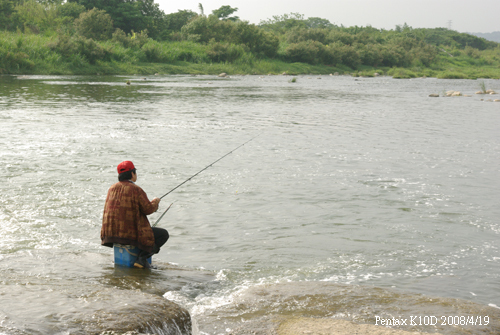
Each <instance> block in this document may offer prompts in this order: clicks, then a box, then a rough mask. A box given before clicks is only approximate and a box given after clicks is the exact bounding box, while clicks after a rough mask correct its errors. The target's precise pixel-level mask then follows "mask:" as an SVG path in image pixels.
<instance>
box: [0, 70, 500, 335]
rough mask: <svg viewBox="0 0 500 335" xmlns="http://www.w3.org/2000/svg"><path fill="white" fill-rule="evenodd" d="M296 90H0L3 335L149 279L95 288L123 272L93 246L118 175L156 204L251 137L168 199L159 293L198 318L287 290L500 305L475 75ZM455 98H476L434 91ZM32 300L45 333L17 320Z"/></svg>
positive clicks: (249, 80) (493, 148)
mask: <svg viewBox="0 0 500 335" xmlns="http://www.w3.org/2000/svg"><path fill="white" fill-rule="evenodd" d="M127 80H131V82H132V84H131V85H130V86H127V85H125V82H126V81H127ZM289 80H290V77H286V76H265V77H259V76H237V77H231V78H217V77H212V76H151V77H147V78H144V77H139V76H137V77H122V76H93V77H83V76H24V77H14V76H0V110H1V111H2V113H0V125H1V128H2V131H1V132H0V164H1V166H3V167H4V172H3V175H4V178H3V183H2V184H1V185H0V192H1V197H0V221H1V228H0V234H1V239H0V269H1V273H2V275H1V281H0V295H1V296H2V302H3V304H2V305H3V306H2V307H1V308H0V312H1V313H0V332H6V333H8V334H10V333H15V332H27V333H30V332H37V331H38V332H40V333H43V332H44V330H46V329H47V328H44V327H49V326H50V325H51V322H52V321H50V319H51V317H52V318H54V319H55V320H58V324H60V322H59V321H60V320H64V318H65V317H67V316H68V315H69V314H70V313H75V312H74V311H71V312H70V311H66V310H65V309H64V308H61V309H60V310H59V309H58V312H57V313H58V314H57V315H58V317H57V318H55V317H53V316H50V315H47V313H45V312H43V313H42V311H44V310H45V309H46V305H53V306H54V308H55V309H57V307H56V306H58V305H61V306H63V305H64V299H65V297H64V294H49V295H45V294H44V292H47V291H50V292H51V290H52V291H57V288H58V287H59V286H60V283H61V281H60V280H59V279H61V278H62V279H63V280H64V285H67V287H66V288H65V289H66V290H67V291H68V292H71V291H73V290H77V291H78V290H83V291H84V290H89V289H90V290H100V289H104V290H105V289H107V288H108V287H110V286H117V287H122V288H123V289H135V288H138V287H144V286H145V287H148V282H149V280H151V281H153V282H154V278H150V279H144V280H140V281H139V284H137V286H134V284H133V281H131V282H130V281H127V282H124V283H118V284H117V283H116V282H114V281H111V280H109V281H108V280H102V277H103V276H104V277H106V278H115V277H114V274H113V268H112V251H111V249H108V248H104V247H101V246H100V240H99V233H100V220H101V215H102V209H103V205H104V200H105V196H106V192H107V189H108V188H109V186H110V185H111V184H113V183H114V182H115V181H116V165H117V164H118V163H119V162H121V161H123V160H132V161H133V162H134V163H135V165H136V167H137V169H138V177H139V179H138V184H139V185H140V186H141V187H142V188H143V189H144V190H145V191H146V192H147V193H148V195H149V196H150V197H151V198H152V197H155V196H156V197H159V196H161V195H163V194H165V193H166V192H167V191H169V190H170V189H172V188H173V187H175V186H176V185H178V184H179V183H181V182H182V181H184V180H185V179H187V178H188V177H190V176H191V175H193V174H194V173H196V172H198V171H199V170H200V169H202V168H204V167H205V166H207V165H208V164H210V163H212V162H213V161H215V160H216V159H218V158H219V157H221V156H223V155H225V154H226V153H228V152H229V151H231V150H232V149H234V148H236V147H237V146H238V145H240V144H242V143H244V142H245V141H247V140H249V139H250V138H252V137H254V136H256V135H259V136H258V137H257V138H255V139H254V140H252V141H250V142H249V143H247V144H246V145H245V146H243V147H241V148H239V149H238V150H236V151H235V152H234V153H232V154H230V155H229V156H227V157H226V158H224V159H223V160H221V161H220V162H218V163H216V164H215V165H214V166H213V167H210V168H209V169H207V170H206V171H204V172H202V174H200V175H199V176H197V177H196V178H194V179H193V180H191V181H190V182H188V183H186V184H185V185H183V186H182V187H181V188H179V189H178V190H176V191H175V192H173V193H172V194H170V195H168V196H167V197H166V198H164V200H163V202H162V204H161V208H163V209H166V208H167V207H168V205H169V204H170V203H172V202H174V204H173V206H172V208H171V209H170V211H169V212H168V214H167V215H166V217H165V218H164V219H163V220H162V221H161V223H160V226H162V227H164V228H166V229H168V231H169V232H170V235H171V238H170V240H169V241H168V243H167V245H166V246H165V247H164V248H163V250H162V251H161V253H160V254H159V255H157V256H155V259H156V260H157V261H158V262H160V263H161V262H163V263H167V262H168V263H170V264H173V265H174V266H175V271H181V274H177V273H176V274H175V275H172V276H171V277H169V284H168V285H165V287H164V289H165V292H154V293H155V294H163V293H166V294H165V296H166V297H167V298H169V299H172V300H174V301H177V302H179V303H180V304H181V305H183V306H185V307H186V308H188V310H189V311H190V312H191V314H192V316H193V317H194V319H195V320H196V319H200V320H202V319H204V318H203V316H204V315H208V314H211V313H213V312H214V311H217V310H218V309H220V308H222V306H226V305H227V304H229V303H230V302H231V301H232V299H233V297H234V295H235V294H238V293H240V292H242V291H244V290H247V289H249V288H252V287H255V286H256V285H260V284H263V283H276V282H290V281H291V282H300V281H312V282H319V281H325V282H332V283H339V284H361V285H367V286H375V287H381V288H394V289H398V290H401V291H403V292H407V293H417V294H424V295H430V296H438V297H449V298H459V299H464V300H467V301H470V302H476V303H479V304H482V305H491V306H493V307H495V306H500V267H499V266H498V264H499V262H500V252H499V246H498V238H499V235H500V222H499V218H500V206H499V199H500V178H499V177H500V173H499V170H500V135H498V129H499V125H500V104H499V103H494V102H487V101H481V99H484V100H487V99H493V98H495V97H489V96H482V95H475V94H474V92H475V91H478V90H479V83H480V81H479V80H478V81H474V80H437V79H429V78H428V79H415V80H394V79H391V78H385V77H382V78H358V79H355V78H351V77H335V76H299V77H298V79H297V82H296V83H291V82H289ZM484 82H485V83H486V86H487V87H488V88H491V89H494V90H497V91H500V82H499V81H498V80H484ZM451 89H453V90H459V91H462V92H463V93H468V94H471V95H472V96H471V97H456V98H429V97H428V95H429V94H430V93H441V92H443V91H446V90H451ZM497 97H498V96H497ZM158 216H159V213H156V214H154V215H152V216H151V221H154V220H155V219H156V218H157V217H158ZM108 261H109V264H108V263H107V262H108ZM60 264H62V265H63V266H59V265H60ZM165 271H167V270H165ZM206 273H211V274H212V276H213V277H214V278H208V276H205V274H206ZM167 276H168V275H167ZM81 281H84V282H85V283H86V284H88V285H90V288H89V287H87V286H84V287H83V288H81V287H80V285H81ZM155 287H157V286H155ZM146 290H147V289H146ZM11 292H17V293H16V294H18V296H19V297H22V300H20V299H19V298H16V295H14V294H11ZM82 294H84V293H82ZM35 298H36V299H39V300H40V302H39V303H32V304H28V305H29V306H30V310H29V311H27V312H26V311H25V313H29V314H33V315H40V317H39V318H38V319H36V320H35V321H36V322H34V323H35V324H37V325H38V326H33V325H30V324H26V322H25V321H23V320H25V319H23V318H21V317H16V315H17V314H16V312H15V311H22V310H23V309H24V308H25V306H26V301H34V300H36V299H35ZM4 299H5V300H4ZM4 301H7V303H5V302H4ZM20 301H22V302H23V303H22V304H20ZM18 304H20V305H19V306H18ZM65 313H67V314H65ZM49 314H50V313H49ZM210 322H212V321H210ZM30 327H34V328H33V329H32V328H30ZM37 327H39V328H37ZM203 327H204V325H203V322H201V321H200V323H199V324H198V328H199V329H198V330H197V331H199V332H201V333H204V332H206V333H209V332H212V331H213V330H212V328H210V329H211V330H208V328H207V330H204V329H203ZM63 330H64V327H62V328H61V329H60V331H63Z"/></svg>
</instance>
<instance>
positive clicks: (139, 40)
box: [112, 28, 149, 49]
mask: <svg viewBox="0 0 500 335" xmlns="http://www.w3.org/2000/svg"><path fill="white" fill-rule="evenodd" d="M112 40H113V41H114V42H118V43H120V44H121V45H122V46H124V47H125V48H135V49H137V48H142V47H143V46H144V44H146V43H147V42H148V40H149V38H148V32H147V31H145V30H143V31H141V32H140V33H136V32H134V31H132V32H131V33H130V34H125V32H124V31H123V30H121V29H119V28H117V29H116V30H115V32H114V33H113V36H112Z"/></svg>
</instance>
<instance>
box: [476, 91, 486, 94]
mask: <svg viewBox="0 0 500 335" xmlns="http://www.w3.org/2000/svg"><path fill="white" fill-rule="evenodd" d="M476 94H484V92H483V91H477V92H476Z"/></svg>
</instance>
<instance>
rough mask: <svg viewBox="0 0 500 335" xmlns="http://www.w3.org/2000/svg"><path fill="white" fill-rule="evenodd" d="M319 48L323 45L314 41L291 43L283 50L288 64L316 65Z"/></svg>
mask: <svg viewBox="0 0 500 335" xmlns="http://www.w3.org/2000/svg"><path fill="white" fill-rule="evenodd" d="M321 48H324V45H323V44H321V43H320V42H316V41H304V42H299V43H292V44H290V45H289V46H288V47H287V48H286V49H285V57H286V60H288V61H290V62H301V63H308V64H316V63H318V61H319V57H318V55H319V53H320V49H321Z"/></svg>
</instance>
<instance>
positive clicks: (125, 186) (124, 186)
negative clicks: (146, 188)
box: [110, 180, 142, 192]
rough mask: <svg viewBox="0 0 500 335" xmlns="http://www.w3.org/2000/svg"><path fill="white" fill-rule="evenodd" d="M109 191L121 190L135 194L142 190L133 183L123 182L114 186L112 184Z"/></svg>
mask: <svg viewBox="0 0 500 335" xmlns="http://www.w3.org/2000/svg"><path fill="white" fill-rule="evenodd" d="M110 189H113V190H116V189H122V190H124V191H125V190H127V191H136V192H139V191H142V188H141V187H140V186H138V185H136V184H135V183H133V182H131V181H129V180H125V181H119V182H117V183H115V184H113V185H112V186H111V187H110Z"/></svg>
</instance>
